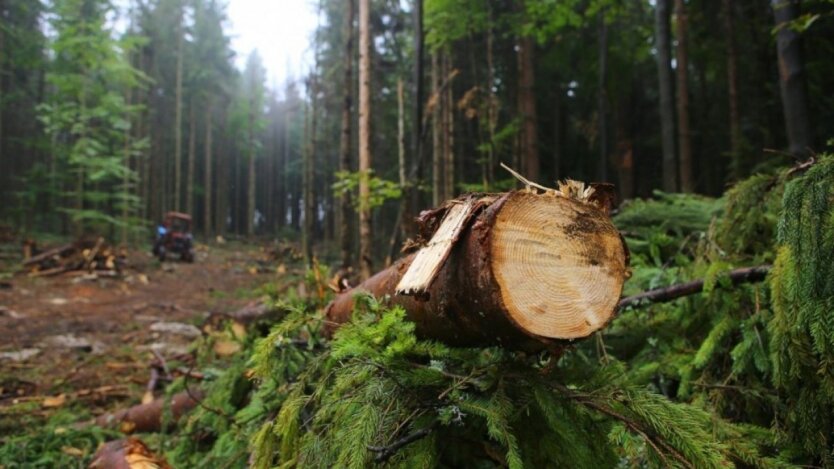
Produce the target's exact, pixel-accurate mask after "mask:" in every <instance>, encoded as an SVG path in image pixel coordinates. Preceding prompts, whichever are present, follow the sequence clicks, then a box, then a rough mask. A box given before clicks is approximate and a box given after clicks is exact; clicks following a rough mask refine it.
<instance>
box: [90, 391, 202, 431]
mask: <svg viewBox="0 0 834 469" xmlns="http://www.w3.org/2000/svg"><path fill="white" fill-rule="evenodd" d="M202 398H203V392H202V391H201V390H200V389H198V388H195V389H191V390H189V391H183V392H180V393H177V394H174V395H173V396H171V398H170V399H166V398H159V399H156V400H154V401H152V402H150V403H147V404H139V405H135V406H133V407H129V408H127V409H122V410H119V411H116V412H113V413H110V414H104V415H101V416H99V417H97V418H96V419H95V420H94V421H93V422H89V423H94V424H95V425H98V426H99V427H104V428H115V429H117V430H119V431H121V432H122V433H148V432H156V431H159V430H161V429H162V412H163V410H164V409H165V407H166V406H167V405H169V404H168V403H167V402H166V401H168V402H169V403H170V409H171V423H175V422H176V421H177V420H179V418H180V417H181V416H183V415H185V414H186V413H188V411H190V410H191V409H193V408H195V407H197V405H199V403H200V402H199V400H200V399H202Z"/></svg>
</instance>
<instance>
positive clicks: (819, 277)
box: [769, 156, 834, 465]
mask: <svg viewBox="0 0 834 469" xmlns="http://www.w3.org/2000/svg"><path fill="white" fill-rule="evenodd" d="M778 241H779V250H778V254H777V256H776V261H775V263H774V268H773V272H772V274H771V277H770V287H771V290H772V299H773V319H772V320H771V321H770V323H769V330H770V333H771V334H772V337H773V342H772V346H771V350H770V351H771V360H772V362H773V382H774V384H775V385H776V388H777V389H778V390H779V392H780V393H784V394H785V395H786V396H788V399H786V402H785V405H786V409H785V414H784V415H783V416H780V417H781V418H780V423H781V425H783V427H782V428H780V430H782V431H783V432H784V435H785V437H786V438H787V439H788V440H789V441H792V442H795V443H797V444H800V445H801V446H802V448H803V450H804V451H805V452H807V453H808V454H809V455H812V456H813V457H814V458H815V460H817V461H819V462H820V463H822V464H823V465H830V464H832V462H834V439H833V438H832V435H834V315H832V311H834V158H832V157H831V156H823V157H821V158H820V161H818V162H817V163H816V164H815V165H814V166H813V167H811V168H810V169H809V170H808V172H807V173H806V174H805V175H804V176H802V177H799V178H796V179H794V180H793V181H790V182H789V183H788V184H787V185H786V187H785V195H784V198H783V201H782V217H781V219H780V220H779V225H778Z"/></svg>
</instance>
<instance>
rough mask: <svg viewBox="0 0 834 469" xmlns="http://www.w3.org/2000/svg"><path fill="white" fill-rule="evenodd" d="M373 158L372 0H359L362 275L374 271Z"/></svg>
mask: <svg viewBox="0 0 834 469" xmlns="http://www.w3.org/2000/svg"><path fill="white" fill-rule="evenodd" d="M371 162H372V156H371V1H370V0H359V171H360V173H361V176H360V179H359V205H360V210H359V274H360V276H361V278H362V279H366V278H368V277H370V276H371V273H372V272H373V267H372V264H373V254H372V246H373V231H372V222H371V208H370V206H369V202H370V196H371V187H370V177H371V168H372V163H371Z"/></svg>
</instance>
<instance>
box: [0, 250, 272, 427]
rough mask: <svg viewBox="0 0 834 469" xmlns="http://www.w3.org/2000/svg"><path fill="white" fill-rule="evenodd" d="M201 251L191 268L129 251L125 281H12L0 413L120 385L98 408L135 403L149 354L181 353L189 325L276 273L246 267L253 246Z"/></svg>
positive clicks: (1, 345) (0, 304) (192, 331)
mask: <svg viewBox="0 0 834 469" xmlns="http://www.w3.org/2000/svg"><path fill="white" fill-rule="evenodd" d="M197 256H198V259H197V261H196V262H195V263H193V264H184V263H178V262H171V263H165V264H163V265H160V264H159V263H158V262H156V261H155V260H154V259H153V258H151V257H150V256H149V255H148V254H147V253H144V252H135V253H132V254H131V256H130V265H131V269H130V270H129V272H128V273H127V276H126V277H125V278H124V279H96V280H89V279H84V278H82V277H79V276H71V275H63V276H59V277H55V278H30V277H26V276H16V277H14V278H13V279H12V281H11V283H12V288H10V289H6V290H2V291H0V337H2V340H0V409H2V408H3V407H4V406H6V407H7V406H10V405H14V404H17V403H19V402H21V401H22V400H26V399H28V398H31V397H32V396H47V395H58V394H60V393H68V394H72V393H74V392H75V393H77V392H78V391H80V390H87V389H94V388H97V387H100V386H109V385H117V384H118V385H120V386H121V388H119V390H117V391H112V392H111V394H112V395H111V396H100V397H101V399H100V400H103V401H104V402H99V404H108V403H109V404H113V403H114V401H118V400H121V399H128V400H130V399H133V400H135V399H136V397H137V396H141V395H142V392H143V387H144V383H146V382H147V380H148V374H149V371H148V363H149V361H150V360H151V359H152V358H153V355H152V352H151V350H154V351H156V352H157V353H158V354H160V355H162V356H164V357H166V358H171V357H174V356H176V355H178V354H180V353H183V352H185V351H186V349H187V345H188V344H189V343H190V342H191V341H192V340H193V339H194V337H195V336H198V335H199V330H198V329H197V328H196V327H193V325H195V324H197V325H199V323H200V322H201V320H202V319H203V318H205V317H206V316H207V315H208V314H209V313H213V312H228V311H233V310H235V309H238V308H240V307H242V306H244V305H246V304H247V303H249V302H251V301H252V300H253V293H252V291H253V290H254V289H255V288H256V287H258V286H260V285H263V284H265V283H267V282H269V281H270V280H273V279H274V278H275V277H274V275H264V274H256V273H253V272H254V269H252V268H250V266H252V265H254V264H255V263H256V261H257V258H258V256H259V248H258V247H257V246H252V245H225V246H222V247H221V246H212V247H206V246H202V247H201V248H200V249H198V253H197ZM172 323H176V324H173V325H172ZM20 354H23V356H21V355H20ZM26 355H30V356H29V357H25V356H26ZM125 384H128V386H127V389H124V388H125V386H123V385H125ZM0 416H1V415H0ZM0 430H1V429H0Z"/></svg>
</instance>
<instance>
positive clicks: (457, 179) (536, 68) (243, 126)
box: [0, 0, 834, 274]
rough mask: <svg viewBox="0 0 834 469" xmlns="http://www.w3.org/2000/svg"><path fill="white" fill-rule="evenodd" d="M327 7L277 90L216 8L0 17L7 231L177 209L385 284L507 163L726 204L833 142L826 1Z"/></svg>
mask: <svg viewBox="0 0 834 469" xmlns="http://www.w3.org/2000/svg"><path fill="white" fill-rule="evenodd" d="M315 8H316V9H317V13H318V17H319V26H318V28H317V30H316V31H315V32H314V34H313V35H312V41H311V50H312V51H313V54H312V56H313V61H312V62H313V66H312V68H311V70H309V71H308V72H307V73H305V75H304V76H300V77H298V78H297V79H288V80H287V82H286V83H284V84H281V85H279V86H277V87H275V88H270V87H268V86H267V85H266V72H265V68H264V65H263V63H262V61H261V59H260V58H259V56H258V54H257V53H256V52H255V53H252V55H251V56H249V57H248V59H247V61H246V66H245V69H244V70H242V71H239V70H237V69H236V68H235V66H234V60H235V54H234V52H233V51H232V49H231V46H230V37H229V32H228V30H227V24H226V23H227V17H226V13H225V2H222V1H220V0H132V1H130V2H128V3H127V6H126V7H125V8H123V9H121V10H119V9H117V8H116V6H115V5H114V4H113V3H112V2H111V1H108V0H43V1H32V0H1V1H0V15H2V28H0V185H1V187H2V201H3V207H2V211H3V214H4V217H5V218H6V220H8V221H9V222H10V223H15V224H17V225H19V226H22V227H24V228H25V229H30V230H49V231H59V232H67V233H70V232H80V231H84V230H99V231H101V230H109V231H110V232H111V233H112V234H113V235H114V236H117V235H118V236H121V237H122V238H123V239H125V240H128V241H129V240H132V239H138V238H136V237H135V236H134V235H135V234H136V233H140V232H142V233H144V232H146V230H145V228H146V227H147V224H148V223H149V222H154V221H157V220H159V219H160V218H161V217H162V216H163V214H164V212H166V211H168V210H179V211H185V212H188V213H191V214H192V215H193V216H194V217H195V221H196V226H197V230H198V232H199V233H201V234H204V235H206V236H211V235H215V234H223V235H226V234H229V233H237V234H241V235H257V234H263V235H279V234H280V235H285V236H295V235H296V234H297V235H299V236H300V238H301V239H302V240H304V252H305V254H306V255H307V257H308V259H312V256H313V253H314V252H317V253H319V255H325V256H330V258H331V259H336V258H338V259H340V262H341V263H342V264H344V265H349V264H358V261H360V260H361V261H362V270H363V272H364V273H365V274H367V273H368V272H370V270H371V266H373V265H375V264H379V263H380V262H381V261H382V260H383V259H385V258H391V257H393V256H394V255H395V254H396V247H397V246H398V245H399V241H402V240H403V239H404V238H405V237H407V236H410V235H411V234H412V232H413V230H412V226H411V220H412V218H413V216H414V215H415V214H416V213H418V212H419V210H421V209H423V208H426V207H428V206H430V205H432V204H438V203H441V202H442V201H443V200H445V199H447V198H450V197H453V196H455V195H456V194H459V193H461V192H464V191H493V190H503V189H507V188H510V187H513V185H514V182H513V180H512V178H510V177H509V176H508V174H506V173H504V172H503V170H501V169H500V167H499V164H500V163H501V162H504V163H506V164H509V165H510V166H512V167H514V168H516V169H518V170H520V171H521V172H522V173H523V174H525V175H526V176H527V177H529V178H531V179H534V180H537V181H539V182H542V183H545V184H549V183H552V182H553V181H554V180H556V179H560V178H565V177H570V178H575V179H582V180H605V181H610V182H614V183H616V184H617V187H618V190H619V192H620V195H621V196H622V197H623V198H632V197H647V196H651V195H652V193H653V191H654V190H656V189H662V190H664V191H685V192H700V193H705V194H719V193H721V192H722V190H723V188H724V187H725V186H726V185H727V184H728V183H729V182H732V181H736V180H739V179H741V178H743V177H746V176H747V175H749V174H751V173H752V172H754V171H756V170H757V168H761V167H764V166H767V165H772V164H775V163H780V162H784V161H785V160H789V159H790V158H802V157H805V156H807V155H809V154H811V153H813V152H814V151H819V150H822V149H823V148H824V146H825V144H826V141H825V139H826V138H827V137H828V133H829V132H830V128H831V124H832V122H834V102H832V101H834V94H832V93H830V90H832V89H834V86H832V85H834V74H832V73H831V65H830V60H829V57H830V56H831V52H832V48H833V47H834V40H832V38H834V25H832V22H831V14H832V5H831V3H830V2H813V1H805V2H799V1H796V0H771V1H768V0H757V1H755V2H737V1H734V0H721V1H718V0H714V1H704V0H688V1H685V0H674V1H672V0H657V1H655V2H646V1H628V2H615V1H611V0H592V1H579V0H569V1H561V2H552V1H544V0H525V1H520V0H515V1H513V0H499V1H487V0H413V1H411V2H400V1H393V0H373V1H371V0H319V1H318V2H317V3H316V4H315ZM116 15H118V17H119V18H121V20H120V21H119V22H115V21H114V20H113V18H114V17H115V16H116ZM116 24H127V27H126V29H125V28H121V29H119V30H118V31H117V30H116V28H115V25H116ZM276 47H280V46H279V45H276ZM360 214H361V215H360Z"/></svg>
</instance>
